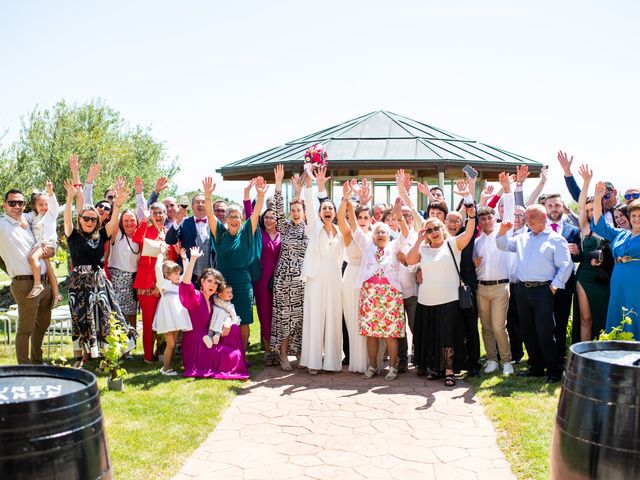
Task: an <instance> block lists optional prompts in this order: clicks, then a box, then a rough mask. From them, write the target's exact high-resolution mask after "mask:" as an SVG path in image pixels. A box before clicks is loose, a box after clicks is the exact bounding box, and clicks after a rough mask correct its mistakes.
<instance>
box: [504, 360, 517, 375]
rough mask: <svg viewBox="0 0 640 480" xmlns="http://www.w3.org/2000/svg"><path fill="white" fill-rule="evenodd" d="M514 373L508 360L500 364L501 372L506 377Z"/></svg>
mask: <svg viewBox="0 0 640 480" xmlns="http://www.w3.org/2000/svg"><path fill="white" fill-rule="evenodd" d="M514 373H515V371H514V370H513V363H511V362H509V363H505V364H504V365H502V374H503V375H504V376H505V377H508V376H509V375H513V374H514Z"/></svg>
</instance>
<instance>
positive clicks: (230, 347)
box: [179, 247, 249, 380]
mask: <svg viewBox="0 0 640 480" xmlns="http://www.w3.org/2000/svg"><path fill="white" fill-rule="evenodd" d="M201 255H202V252H201V251H200V249H199V248H198V247H194V248H192V249H191V261H190V262H189V266H188V267H187V269H186V271H185V273H184V275H183V280H182V283H180V291H179V294H180V301H181V302H182V305H184V308H186V309H187V311H188V312H189V317H190V318H191V324H192V326H193V330H191V331H189V332H184V334H183V336H182V361H183V363H184V376H185V377H205V378H218V379H221V380H246V379H248V378H249V371H248V370H247V365H246V362H245V357H244V351H245V346H244V344H243V342H242V335H241V334H240V327H238V326H237V325H232V326H231V327H226V328H224V329H223V331H222V333H221V337H220V342H219V343H218V344H217V345H214V346H213V348H211V349H209V348H207V346H206V345H205V344H204V342H203V341H202V337H203V336H205V335H206V334H207V332H208V331H209V321H210V319H211V314H212V312H213V297H214V295H215V293H216V291H217V289H218V285H219V284H220V283H221V282H222V281H223V278H222V275H221V274H220V272H218V271H216V270H214V269H213V268H207V269H205V270H204V271H203V272H202V273H201V274H200V277H199V279H198V280H199V283H200V290H196V289H195V288H194V286H193V284H192V283H191V276H192V275H193V267H194V266H195V264H196V262H195V259H196V258H198V257H200V256H201Z"/></svg>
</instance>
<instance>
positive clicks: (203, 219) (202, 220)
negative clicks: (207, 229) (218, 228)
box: [196, 218, 207, 223]
mask: <svg viewBox="0 0 640 480" xmlns="http://www.w3.org/2000/svg"><path fill="white" fill-rule="evenodd" d="M196 223H207V219H206V218H196Z"/></svg>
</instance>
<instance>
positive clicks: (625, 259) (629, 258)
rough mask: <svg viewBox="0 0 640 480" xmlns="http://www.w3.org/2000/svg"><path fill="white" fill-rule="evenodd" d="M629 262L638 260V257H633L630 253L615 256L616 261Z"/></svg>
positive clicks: (639, 260)
mask: <svg viewBox="0 0 640 480" xmlns="http://www.w3.org/2000/svg"><path fill="white" fill-rule="evenodd" d="M629 262H640V258H633V257H632V256H630V255H625V256H624V257H618V258H616V263H629Z"/></svg>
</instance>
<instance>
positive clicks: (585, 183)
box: [578, 164, 602, 233]
mask: <svg viewBox="0 0 640 480" xmlns="http://www.w3.org/2000/svg"><path fill="white" fill-rule="evenodd" d="M578 173H580V176H581V177H582V190H581V191H580V197H578V221H579V222H580V230H584V232H583V233H586V232H588V229H589V219H588V218H587V193H588V192H589V184H590V183H591V179H592V178H593V171H592V170H590V169H589V165H587V164H584V165H580V169H579V170H578ZM600 208H601V209H602V205H601V206H600Z"/></svg>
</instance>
